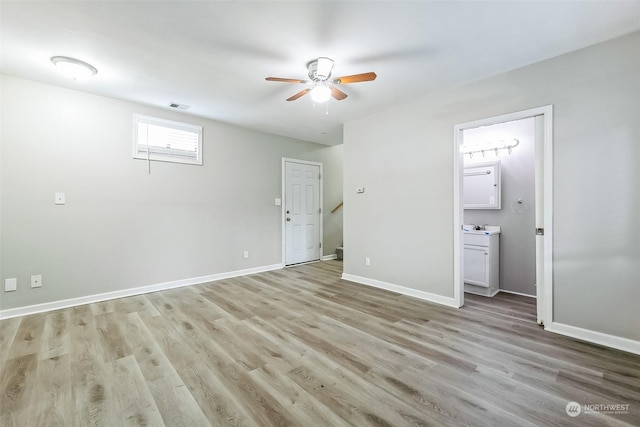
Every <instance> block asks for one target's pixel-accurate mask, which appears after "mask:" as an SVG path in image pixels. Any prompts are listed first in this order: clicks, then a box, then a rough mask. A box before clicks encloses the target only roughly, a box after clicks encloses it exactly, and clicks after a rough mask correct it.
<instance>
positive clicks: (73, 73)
mask: <svg viewBox="0 0 640 427" xmlns="http://www.w3.org/2000/svg"><path fill="white" fill-rule="evenodd" d="M51 62H53V64H54V65H55V66H56V68H58V70H60V71H61V72H62V73H64V74H65V75H66V76H68V77H71V78H72V79H73V80H84V79H86V78H89V77H91V76H94V75H96V74H97V73H98V70H97V69H96V67H94V66H93V65H91V64H88V63H86V62H84V61H81V60H79V59H76V58H70V57H68V56H53V57H51Z"/></svg>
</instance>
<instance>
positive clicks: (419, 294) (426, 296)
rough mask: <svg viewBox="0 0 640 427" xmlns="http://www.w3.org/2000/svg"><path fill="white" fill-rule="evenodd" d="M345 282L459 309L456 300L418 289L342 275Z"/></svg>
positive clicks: (351, 275)
mask: <svg viewBox="0 0 640 427" xmlns="http://www.w3.org/2000/svg"><path fill="white" fill-rule="evenodd" d="M342 279H343V280H348V281H350V282H355V283H360V284H361V285H367V286H372V287H374V288H379V289H385V290H387V291H391V292H396V293H398V294H402V295H407V296H410V297H414V298H418V299H421V300H424V301H428V302H433V303H436V304H441V305H446V306H448V307H453V308H458V305H457V304H456V301H455V299H454V298H451V297H445V296H442V295H437V294H432V293H429V292H424V291H419V290H417V289H412V288H407V287H404V286H399V285H394V284H393V283H387V282H382V281H380V280H375V279H369V278H367V277H361V276H355V275H353V274H346V273H343V274H342Z"/></svg>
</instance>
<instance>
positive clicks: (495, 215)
mask: <svg viewBox="0 0 640 427" xmlns="http://www.w3.org/2000/svg"><path fill="white" fill-rule="evenodd" d="M463 135H464V141H465V143H467V141H473V140H480V141H500V140H511V139H513V138H516V139H518V141H520V143H519V144H518V146H517V147H516V148H514V149H513V151H512V153H511V154H508V153H507V152H506V150H500V151H499V153H498V156H496V155H495V154H494V153H493V152H491V153H485V157H482V155H481V154H475V155H474V156H473V158H469V156H468V155H465V156H464V164H465V166H467V165H473V164H474V163H481V162H487V161H494V160H500V169H501V177H502V179H501V181H502V184H501V187H502V209H465V210H464V223H465V224H469V223H471V224H479V225H483V224H489V225H499V226H500V227H501V233H500V289H504V290H507V291H512V292H519V293H523V294H527V295H534V296H535V294H536V287H535V284H536V241H535V233H534V229H535V191H534V190H535V187H534V181H535V179H534V178H535V128H534V119H533V118H529V119H522V120H515V121H512V122H507V123H500V124H497V125H493V126H483V127H480V128H476V129H469V130H466V131H464V133H463ZM520 199H522V200H523V202H524V203H523V204H522V205H518V200H520ZM521 207H526V209H523V210H521V209H520V208H521Z"/></svg>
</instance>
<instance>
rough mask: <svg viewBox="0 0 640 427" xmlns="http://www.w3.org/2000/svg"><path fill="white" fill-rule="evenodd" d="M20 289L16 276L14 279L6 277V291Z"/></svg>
mask: <svg viewBox="0 0 640 427" xmlns="http://www.w3.org/2000/svg"><path fill="white" fill-rule="evenodd" d="M16 289H18V279H16V278H15V277H14V278H12V279H4V291H5V292H13V291H15V290H16Z"/></svg>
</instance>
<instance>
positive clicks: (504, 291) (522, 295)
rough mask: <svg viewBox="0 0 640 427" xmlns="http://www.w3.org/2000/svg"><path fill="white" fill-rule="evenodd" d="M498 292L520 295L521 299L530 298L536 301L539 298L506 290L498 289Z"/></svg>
mask: <svg viewBox="0 0 640 427" xmlns="http://www.w3.org/2000/svg"><path fill="white" fill-rule="evenodd" d="M498 291H500V292H503V293H505V294H513V295H520V296H521V297H529V298H534V299H535V298H537V297H536V296H535V295H529V294H523V293H522V292H514V291H507V290H506V289H498Z"/></svg>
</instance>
